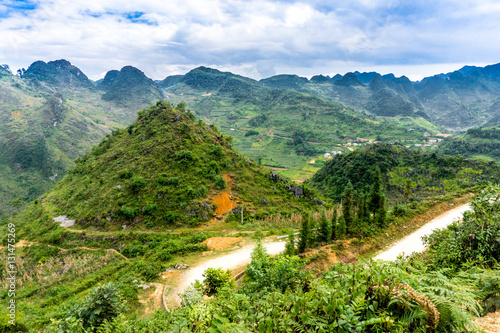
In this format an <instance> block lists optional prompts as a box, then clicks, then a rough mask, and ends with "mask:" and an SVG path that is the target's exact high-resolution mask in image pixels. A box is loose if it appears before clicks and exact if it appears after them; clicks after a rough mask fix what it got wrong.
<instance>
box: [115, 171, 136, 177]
mask: <svg viewBox="0 0 500 333" xmlns="http://www.w3.org/2000/svg"><path fill="white" fill-rule="evenodd" d="M132 175H133V173H132V171H130V170H124V171H122V172H120V173H119V174H118V176H119V177H120V179H130V178H132Z"/></svg>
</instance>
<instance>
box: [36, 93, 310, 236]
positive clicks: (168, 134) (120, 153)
mask: <svg viewBox="0 0 500 333" xmlns="http://www.w3.org/2000/svg"><path fill="white" fill-rule="evenodd" d="M182 108H183V106H182V105H181V110H178V109H175V108H173V107H172V106H170V105H169V104H168V103H167V104H163V103H161V102H158V103H157V105H156V106H153V107H150V108H148V109H147V110H143V111H140V112H139V117H138V118H137V120H136V121H135V122H134V123H132V124H131V125H130V126H129V127H128V128H127V129H122V130H116V131H114V132H113V133H112V135H108V136H106V138H104V139H103V140H102V141H101V143H100V144H99V145H98V146H95V147H94V148H93V150H92V152H90V153H87V154H86V155H84V156H82V157H80V158H78V159H77V160H76V167H75V168H73V169H72V170H71V171H70V172H69V174H68V175H67V176H66V177H65V178H64V179H63V180H62V181H60V182H59V183H58V184H57V185H56V187H55V188H54V189H53V190H52V191H50V192H49V193H47V194H45V195H44V196H43V197H42V198H41V202H43V209H44V211H46V212H47V213H48V214H49V215H50V216H52V217H56V216H58V215H66V216H68V217H70V218H73V219H75V220H76V222H77V224H78V225H80V226H82V227H88V226H93V227H98V228H101V229H104V230H109V229H121V226H122V224H127V225H139V226H144V225H146V227H149V228H151V227H154V226H158V227H168V228H177V227H179V226H186V225H197V224H199V223H201V222H203V221H207V220H209V219H210V218H212V217H213V216H214V215H215V212H216V211H218V208H220V209H222V210H223V211H231V209H232V208H235V207H236V206H237V205H238V202H240V203H241V202H244V203H246V204H245V205H248V207H251V208H248V214H247V215H248V216H247V218H252V216H254V215H258V214H266V213H268V212H270V211H282V210H288V211H290V209H291V208H290V206H289V205H288V202H296V201H300V202H298V203H296V205H297V204H298V205H299V206H304V205H306V206H307V205H309V203H308V202H309V201H307V200H311V199H313V198H312V197H311V198H310V199H304V200H306V201H304V202H303V203H301V202H302V201H301V200H299V199H296V198H295V197H294V196H293V195H292V193H291V192H290V191H288V190H287V189H285V185H283V184H279V185H277V184H275V183H274V182H273V181H272V180H271V178H270V176H269V172H268V171H265V170H264V169H263V168H262V167H260V166H257V165H256V164H255V163H254V162H252V161H250V160H249V159H248V158H246V157H245V156H243V155H241V154H239V153H238V152H237V151H235V150H234V149H233V148H232V138H231V137H229V136H225V135H222V134H220V133H219V131H218V130H217V128H216V127H215V126H208V125H206V124H205V123H203V122H202V121H198V122H196V121H194V115H192V114H191V113H190V112H183V110H182ZM224 190H227V191H229V193H230V196H232V197H234V198H233V203H229V204H230V206H229V207H217V206H216V204H217V201H216V200H215V199H214V197H215V196H217V195H218V194H219V192H221V191H224ZM214 202H215V205H214ZM311 202H312V201H311ZM295 209H299V208H295ZM292 210H294V208H292ZM220 214H221V213H219V214H218V215H220Z"/></svg>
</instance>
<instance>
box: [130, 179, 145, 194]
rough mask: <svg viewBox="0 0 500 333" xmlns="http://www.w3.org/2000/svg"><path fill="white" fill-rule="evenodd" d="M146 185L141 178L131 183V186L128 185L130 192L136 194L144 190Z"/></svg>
mask: <svg viewBox="0 0 500 333" xmlns="http://www.w3.org/2000/svg"><path fill="white" fill-rule="evenodd" d="M146 185H147V182H146V180H145V179H144V178H142V177H137V178H135V179H134V180H133V181H132V184H131V185H130V189H131V190H132V192H134V193H137V192H139V191H140V190H142V189H143V188H145V187H146Z"/></svg>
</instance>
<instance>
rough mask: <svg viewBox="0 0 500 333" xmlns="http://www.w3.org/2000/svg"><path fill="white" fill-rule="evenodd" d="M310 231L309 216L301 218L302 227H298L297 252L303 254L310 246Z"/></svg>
mask: <svg viewBox="0 0 500 333" xmlns="http://www.w3.org/2000/svg"><path fill="white" fill-rule="evenodd" d="M311 238H312V230H311V225H310V222H309V214H305V215H303V216H302V226H301V227H300V239H299V245H298V250H299V253H303V252H304V251H305V250H306V249H307V248H308V247H309V245H311Z"/></svg>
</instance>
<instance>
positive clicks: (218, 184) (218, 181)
mask: <svg viewBox="0 0 500 333" xmlns="http://www.w3.org/2000/svg"><path fill="white" fill-rule="evenodd" d="M215 188H216V189H218V190H224V189H225V188H226V180H225V179H224V178H223V177H222V176H217V177H215Z"/></svg>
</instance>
